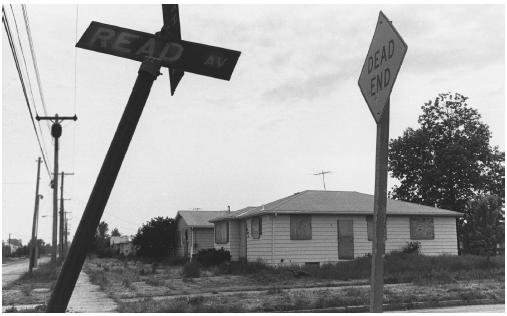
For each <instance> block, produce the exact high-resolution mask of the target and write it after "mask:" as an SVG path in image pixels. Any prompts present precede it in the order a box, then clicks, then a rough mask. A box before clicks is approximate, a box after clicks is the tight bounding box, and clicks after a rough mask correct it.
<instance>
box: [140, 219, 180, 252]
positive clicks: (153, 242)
mask: <svg viewBox="0 0 507 316" xmlns="http://www.w3.org/2000/svg"><path fill="white" fill-rule="evenodd" d="M133 243H134V245H135V246H137V254H138V255H139V256H141V257H151V258H162V257H166V256H167V255H172V254H174V251H175V246H176V221H175V220H174V219H173V218H169V217H161V216H159V217H155V218H152V219H151V220H150V221H149V222H147V223H146V224H144V225H143V226H142V227H141V228H139V229H138V231H137V234H136V235H135V236H134V239H133Z"/></svg>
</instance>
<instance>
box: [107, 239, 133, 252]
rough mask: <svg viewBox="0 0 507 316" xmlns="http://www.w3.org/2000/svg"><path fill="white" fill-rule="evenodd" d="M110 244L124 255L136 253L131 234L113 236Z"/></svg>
mask: <svg viewBox="0 0 507 316" xmlns="http://www.w3.org/2000/svg"><path fill="white" fill-rule="evenodd" d="M109 246H110V247H111V248H113V250H114V251H116V252H117V253H119V254H122V255H124V256H128V255H134V254H135V248H134V244H133V243H132V237H129V236H111V238H110V239H109Z"/></svg>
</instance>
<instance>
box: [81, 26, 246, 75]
mask: <svg viewBox="0 0 507 316" xmlns="http://www.w3.org/2000/svg"><path fill="white" fill-rule="evenodd" d="M76 47H79V48H84V49H88V50H93V51H96V52H99V53H104V54H110V55H114V56H118V57H124V58H128V59H132V60H137V61H143V60H144V59H145V58H146V57H152V58H155V59H158V60H159V61H160V64H161V65H162V66H163V67H169V68H174V69H179V70H182V71H188V72H193V73H195V74H199V75H204V76H208V77H213V78H218V79H224V80H229V79H230V78H231V75H232V71H233V70H234V67H235V66H236V63H237V61H238V58H239V55H240V54H241V52H238V51H235V50H230V49H225V48H221V47H215V46H209V45H204V44H199V43H193V42H187V41H182V40H177V39H172V40H167V39H165V38H164V37H162V36H157V35H154V34H150V33H145V32H140V31H135V30H130V29H126V28H122V27H118V26H114V25H109V24H104V23H99V22H95V21H93V22H91V23H90V25H89V26H88V28H87V29H86V31H85V32H84V34H83V36H81V38H80V39H79V42H77V44H76Z"/></svg>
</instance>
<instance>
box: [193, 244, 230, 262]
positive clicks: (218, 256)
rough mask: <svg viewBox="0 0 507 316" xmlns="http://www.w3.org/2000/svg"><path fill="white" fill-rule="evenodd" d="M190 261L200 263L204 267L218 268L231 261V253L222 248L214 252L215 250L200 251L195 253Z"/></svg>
mask: <svg viewBox="0 0 507 316" xmlns="http://www.w3.org/2000/svg"><path fill="white" fill-rule="evenodd" d="M192 260H195V261H196V262H198V263H200V264H201V265H202V266H204V267H211V266H218V265H220V264H222V263H224V262H229V261H231V253H230V252H229V251H228V250H224V248H220V249H219V250H216V249H215V248H210V249H201V250H199V252H198V253H196V254H195V255H194V256H193V257H192Z"/></svg>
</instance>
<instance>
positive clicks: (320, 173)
mask: <svg viewBox="0 0 507 316" xmlns="http://www.w3.org/2000/svg"><path fill="white" fill-rule="evenodd" d="M327 173H331V171H324V170H323V171H321V172H317V173H314V174H313V175H314V176H320V175H322V184H323V185H324V191H326V180H325V179H324V175H325V174H327Z"/></svg>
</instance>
